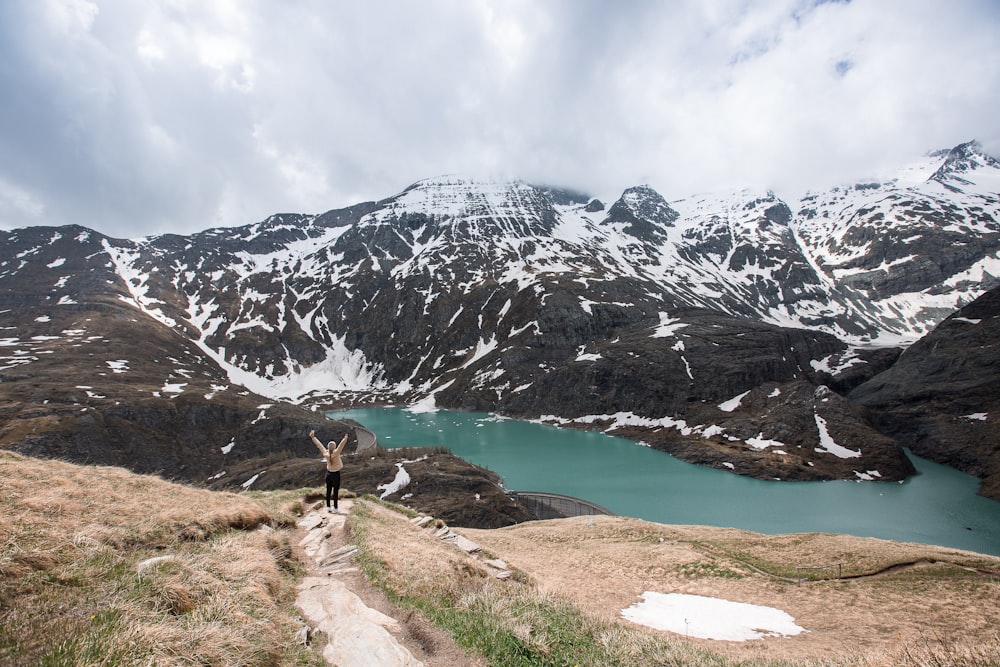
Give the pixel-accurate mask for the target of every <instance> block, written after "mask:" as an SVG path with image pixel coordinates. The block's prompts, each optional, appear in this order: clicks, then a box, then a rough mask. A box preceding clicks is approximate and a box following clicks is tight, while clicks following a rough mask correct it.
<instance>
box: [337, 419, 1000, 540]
mask: <svg viewBox="0 0 1000 667" xmlns="http://www.w3.org/2000/svg"><path fill="white" fill-rule="evenodd" d="M328 416H330V417H332V418H334V419H338V418H347V419H353V420H354V421H356V422H359V423H361V424H363V425H364V426H365V427H366V428H368V429H370V430H372V431H374V432H375V434H376V435H377V436H378V442H379V444H380V445H381V446H383V447H386V448H390V449H391V448H399V447H416V446H442V447H446V448H448V449H449V450H450V451H451V452H452V453H454V454H455V455H456V456H459V457H461V458H463V459H465V460H466V461H469V462H471V463H474V464H476V465H478V466H481V467H483V468H487V469H489V470H492V471H493V472H495V473H497V474H498V475H500V476H501V477H502V478H503V480H504V486H505V487H506V488H507V489H509V490H512V491H545V492H550V493H561V494H565V495H568V496H575V497H577V498H583V499H584V500H589V501H590V502H593V503H597V504H598V505H601V506H603V507H606V508H607V509H609V510H611V511H612V512H614V513H615V514H619V515H624V516H631V517H636V518H640V519H646V520H649V521H655V522H658V523H667V524H692V525H709V526H721V527H731V528H743V529H746V530H752V531H756V532H760V533H766V534H771V535H777V534H783V533H808V532H821V533H844V534H848V535H857V536H860V537H878V538H883V539H888V540H898V541H902V542H919V543H923V544H936V545H941V546H946V547H954V548H959V549H967V550H970V551H976V552H979V553H986V554H993V555H997V556H1000V502H996V501H994V500H988V499H986V498H983V497H981V496H977V495H976V489H977V487H978V480H977V479H976V478H974V477H971V476H969V475H966V474H964V473H961V472H958V471H956V470H953V469H952V468H949V467H947V466H942V465H938V464H936V463H932V462H930V461H927V460H924V459H921V458H918V457H915V456H912V455H910V458H911V459H912V460H913V463H914V465H915V466H916V468H917V471H918V473H919V474H917V475H916V476H914V477H911V478H910V479H908V480H907V481H905V482H902V483H900V482H854V481H832V482H779V481H763V480H758V479H752V478H749V477H743V476H739V475H735V474H732V473H728V472H725V471H722V470H715V469H713V468H707V467H703V466H697V465H692V464H690V463H685V462H683V461H680V460H678V459H676V458H674V457H672V456H670V455H669V454H665V453H664V452H660V451H656V450H654V449H651V448H649V447H645V446H642V445H638V444H636V443H635V442H633V441H631V440H625V439H623V438H615V437H612V436H609V435H605V434H603V433H593V432H585V431H575V430H570V429H561V428H558V427H554V426H547V425H544V424H537V423H532V422H524V421H517V420H511V419H504V418H501V417H497V416H495V415H490V414H485V413H474V412H455V411H447V410H439V411H437V412H412V411H409V410H406V409H404V408H365V409H357V410H349V411H344V412H331V413H328ZM347 463H348V468H347V470H346V473H347V475H348V476H349V474H350V468H349V465H350V462H349V461H348V462H347ZM348 479H349V477H348ZM347 486H348V488H349V487H350V483H349V482H347Z"/></svg>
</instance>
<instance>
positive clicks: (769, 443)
mask: <svg viewBox="0 0 1000 667" xmlns="http://www.w3.org/2000/svg"><path fill="white" fill-rule="evenodd" d="M746 443H747V444H748V445H750V446H751V447H753V448H754V449H767V448H768V447H784V446H785V443H783V442H779V441H778V440H769V439H767V438H765V437H764V434H763V433H758V434H757V437H756V438H747V440H746ZM782 453H784V452H782Z"/></svg>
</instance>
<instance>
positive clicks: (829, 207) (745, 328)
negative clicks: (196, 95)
mask: <svg viewBox="0 0 1000 667" xmlns="http://www.w3.org/2000/svg"><path fill="white" fill-rule="evenodd" d="M998 192H1000V164H998V163H997V161H996V160H993V159H992V158H990V157H988V156H986V155H985V154H983V153H982V151H981V149H980V148H979V147H978V145H976V144H975V143H969V144H963V145H961V146H958V147H956V148H955V149H952V150H951V151H946V152H943V153H939V154H935V155H931V156H928V157H927V159H926V160H925V161H924V162H923V163H921V164H920V165H919V166H918V167H916V168H914V169H911V170H909V171H908V172H905V173H904V175H903V176H902V177H896V178H894V179H890V180H886V181H884V182H882V181H880V182H878V183H864V184H859V185H856V186H852V187H850V188H838V189H835V190H833V191H831V192H827V193H820V194H814V195H809V196H807V197H806V198H805V199H803V200H802V201H801V202H799V203H798V204H797V205H796V206H794V207H791V206H789V205H788V204H787V203H785V202H783V201H782V200H781V199H779V198H778V197H776V196H775V195H774V194H773V193H769V192H764V193H753V192H746V191H745V192H737V193H728V194H724V195H718V196H698V197H690V198H687V199H683V200H678V201H673V202H669V201H667V200H666V199H665V198H664V197H663V196H661V195H660V194H659V193H657V192H656V191H654V190H653V189H651V188H649V187H647V186H639V187H635V188H630V189H628V190H626V191H625V192H624V193H623V194H622V196H621V197H620V198H619V199H618V200H617V201H615V202H614V203H613V204H612V205H611V206H610V207H608V208H605V207H604V206H603V204H601V203H600V202H598V201H596V200H592V199H590V198H588V197H586V196H583V195H580V194H577V193H573V192H567V191H560V190H556V189H552V188H545V187H537V186H532V185H529V184H526V183H522V182H509V183H494V182H476V181H471V180H467V179H462V178H458V177H441V178H435V179H429V180H425V181H421V182H419V183H416V184H414V185H413V186H411V187H410V188H407V189H406V190H405V191H403V192H401V193H399V194H398V195H395V196H393V197H390V198H388V199H385V200H382V201H379V202H369V203H365V204H359V205H357V206H353V207H350V208H346V209H340V210H335V211H331V212H329V213H326V214H323V215H318V216H314V215H296V214H284V215H276V216H272V217H271V218H269V219H268V220H265V221H263V222H261V223H258V224H254V225H248V226H245V227H240V228H234V229H214V230H207V231H205V232H202V233H199V234H193V235H191V236H187V237H179V236H160V237H153V238H147V239H138V240H115V239H106V238H99V235H96V234H93V233H88V232H86V231H85V230H83V229H72V230H69V229H66V230H47V231H46V232H45V233H44V234H42V233H41V232H38V230H17V231H15V232H12V233H10V234H7V235H5V236H4V239H5V242H4V244H3V253H4V254H3V257H2V259H3V260H4V261H2V262H0V270H2V273H0V289H3V290H4V293H6V294H7V295H8V296H7V299H8V303H9V304H10V305H8V306H6V307H7V308H9V311H8V314H7V315H6V316H7V317H9V318H11V319H10V320H9V321H10V322H12V324H8V326H11V327H12V328H13V329H15V330H17V334H18V341H22V340H27V339H28V337H29V336H28V334H32V335H33V332H34V330H35V329H34V328H26V327H29V324H30V327H35V328H37V327H36V325H37V324H39V323H38V322H33V321H31V320H26V319H25V318H26V317H27V315H26V314H25V313H22V311H21V310H20V309H18V308H17V302H18V300H19V299H26V298H28V295H30V296H31V298H32V299H35V300H36V301H37V300H39V299H41V300H42V301H40V303H43V304H44V305H45V307H46V308H47V309H48V310H46V312H45V313H41V312H39V313H38V314H37V315H36V317H50V318H53V319H55V318H57V317H58V318H61V319H59V322H60V327H61V328H60V329H59V331H60V332H64V331H67V330H74V329H71V328H67V327H76V326H78V325H77V324H73V322H75V320H72V321H70V320H65V324H64V323H63V320H64V319H65V318H66V317H67V316H66V315H65V314H64V312H65V313H69V312H75V311H74V308H75V309H76V310H81V309H82V310H87V311H91V310H94V309H98V310H100V309H104V311H107V309H108V308H110V306H109V304H115V306H116V308H118V309H123V312H125V313H127V316H125V315H121V316H120V317H121V318H122V319H123V321H125V322H128V321H129V320H128V318H129V317H131V318H132V319H134V320H135V321H136V322H142V323H143V326H144V327H147V328H148V329H150V330H155V331H156V332H157V333H158V335H162V336H164V337H170V336H173V337H175V338H176V345H177V346H179V348H178V350H179V351H177V352H176V354H177V355H181V354H186V355H188V356H190V357H191V358H192V359H193V358H197V359H199V362H198V363H199V364H203V365H204V367H205V368H206V369H209V368H210V369H211V370H210V371H209V370H205V371H203V372H204V373H205V375H204V378H205V379H204V380H203V384H204V385H205V391H204V393H205V394H209V393H211V386H212V385H213V384H217V385H219V386H230V385H232V384H238V385H242V386H243V387H245V388H246V389H247V390H249V391H250V392H253V393H255V394H257V395H259V396H260V397H267V399H268V400H273V401H287V402H291V403H295V404H309V405H312V406H314V407H318V406H323V405H333V404H346V403H360V402H380V403H412V402H418V401H421V402H425V403H434V404H436V405H439V406H442V407H456V408H463V409H474V410H494V411H499V412H503V413H506V414H510V415H515V416H521V417H531V418H545V419H547V420H549V421H552V422H556V423H563V424H572V425H575V426H577V427H582V428H602V429H606V430H610V431H612V432H616V433H620V434H623V435H627V436H629V437H633V438H636V439H641V440H643V441H645V442H648V443H649V444H651V445H653V446H655V447H659V448H662V449H665V450H667V451H670V452H673V453H675V454H677V455H678V456H680V457H682V458H685V459H687V460H691V461H696V462H701V463H707V464H711V465H715V466H718V467H724V468H726V469H730V470H734V471H736V472H739V473H743V474H750V475H756V476H760V477H769V478H770V477H780V478H783V479H788V478H793V479H817V478H818V479H829V478H858V477H861V478H864V479H872V478H877V479H900V478H902V477H904V476H905V475H907V474H910V473H911V472H912V468H911V466H910V464H909V462H908V460H907V459H906V458H905V456H904V455H903V454H902V452H901V450H900V448H899V446H898V444H897V443H896V442H895V441H893V440H892V439H891V438H889V437H886V436H885V435H882V434H880V433H879V432H878V431H876V430H875V429H874V428H873V427H872V426H871V425H870V424H871V423H872V421H871V416H870V415H869V414H868V412H867V411H866V409H864V408H863V407H859V406H857V405H854V404H852V403H851V402H849V401H848V400H847V399H845V398H844V396H843V394H846V393H847V392H849V391H850V390H852V389H854V388H855V387H857V386H858V385H859V384H861V383H863V382H865V381H867V380H870V379H871V378H872V377H874V376H876V375H877V374H878V373H880V372H882V371H884V370H886V369H887V368H889V367H890V366H891V365H892V364H893V362H894V361H895V359H896V357H897V356H898V354H899V352H900V347H901V346H905V345H907V344H909V343H910V342H912V341H914V340H916V339H917V338H918V337H920V336H921V335H923V334H924V333H926V332H927V331H930V330H931V329H933V327H934V326H935V325H936V324H937V323H938V322H939V321H940V320H941V319H942V318H943V317H945V316H946V315H947V314H950V313H951V312H952V311H953V310H954V309H956V308H958V307H960V306H962V305H964V304H965V303H968V302H969V301H971V300H972V299H974V298H975V297H977V296H979V295H980V294H982V293H983V292H984V291H985V290H987V289H989V288H991V287H993V286H995V285H997V284H998V278H997V276H998V275H1000V247H998V244H1000V223H998V220H1000V195H998V194H997V193H998ZM793 209H794V210H793ZM57 237H58V238H57ZM39 284H40V285H45V286H52V287H44V288H38V287H30V286H29V285H39ZM32 290H35V291H32ZM36 292H37V293H36ZM60 300H69V302H64V303H60ZM125 301H127V302H129V303H130V304H131V305H129V306H124V305H121V304H124V303H125ZM64 309H65V310H64ZM49 310H51V311H52V312H51V313H50V312H49ZM57 311H58V312H57ZM104 311H102V312H104ZM116 312H117V311H116ZM102 319H105V318H102ZM32 322H33V323H32ZM91 326H93V325H91ZM80 328H81V329H82V328H84V327H82V326H80ZM128 328H129V327H127V326H126V327H125V328H124V329H123V331H122V332H121V334H120V336H121V337H125V336H127V333H126V330H127V329H128ZM171 340H173V339H171ZM143 342H145V341H141V340H132V341H130V343H131V344H132V345H134V346H137V347H141V343H143ZM889 344H892V345H895V347H887V345H889ZM147 349H148V348H147ZM164 349H165V348H164ZM172 349H173V348H172ZM164 353H165V352H151V353H150V354H149V355H148V356H149V357H150V363H151V364H153V365H154V366H153V367H155V368H156V369H158V370H159V373H160V374H159V375H154V376H153V377H155V378H157V380H156V382H163V383H164V384H161V385H159V388H160V389H161V390H162V389H163V388H164V387H165V386H167V384H168V383H169V382H170V374H169V373H166V374H165V373H164V371H163V368H164V364H163V363H162V357H161V355H162V354H164ZM121 358H128V355H126V354H124V353H123V354H122V355H121ZM176 358H178V359H180V358H182V357H181V356H177V357H176ZM104 361H107V360H104ZM11 363H14V362H13V361H12V362H11ZM35 368H40V366H35ZM171 372H173V373H174V377H175V379H174V380H173V382H175V383H176V382H180V381H181V380H179V379H177V377H178V372H179V371H171ZM189 373H193V371H189ZM224 376H228V378H226V377H224ZM192 377H195V376H192ZM209 377H211V378H212V379H211V381H209V379H208V378H209ZM156 382H154V384H155V383H156ZM0 387H2V385H0ZM151 391H152V390H151ZM190 393H193V392H190ZM206 400H208V399H206ZM218 400H219V399H217V398H215V397H213V398H212V399H211V401H210V402H217V401H218ZM259 400H261V401H263V400H265V399H264V398H261V399H259ZM874 423H879V424H881V423H882V422H879V421H878V420H875V422H874ZM305 444H308V442H307V441H306V443H305Z"/></svg>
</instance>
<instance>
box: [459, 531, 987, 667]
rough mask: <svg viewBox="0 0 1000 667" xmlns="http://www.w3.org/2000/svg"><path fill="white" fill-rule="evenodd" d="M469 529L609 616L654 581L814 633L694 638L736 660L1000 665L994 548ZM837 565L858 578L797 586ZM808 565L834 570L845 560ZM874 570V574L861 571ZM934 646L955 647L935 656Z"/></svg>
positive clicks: (724, 534)
mask: <svg viewBox="0 0 1000 667" xmlns="http://www.w3.org/2000/svg"><path fill="white" fill-rule="evenodd" d="M461 532H462V533H463V534H465V535H467V536H468V537H469V538H470V539H472V540H473V541H475V542H477V543H479V544H481V545H482V546H483V547H484V548H486V549H488V550H489V551H491V552H493V553H495V554H497V555H498V556H500V557H501V558H504V559H505V560H507V561H508V562H509V563H511V564H512V565H514V566H516V567H518V568H520V569H522V570H524V571H525V572H527V573H529V574H530V576H531V578H532V581H533V582H535V584H536V585H537V586H538V588H539V589H540V590H542V591H544V592H546V593H549V594H552V595H555V596H558V597H560V598H564V599H567V600H570V601H572V602H573V603H574V604H575V605H577V606H578V607H580V608H581V609H583V610H584V611H585V612H587V613H588V614H591V615H593V616H595V617H597V618H601V619H603V620H606V621H608V622H616V623H624V621H621V620H620V610H621V609H623V608H625V607H628V606H629V605H631V604H633V603H635V602H637V601H638V600H639V596H640V595H641V594H642V593H643V592H645V591H657V592H663V593H670V592H679V593H690V594H696V595H706V596H713V597H720V598H725V599H728V600H734V601H738V602H746V603H750V604H758V605H766V606H770V607H776V608H778V609H782V610H784V611H786V612H788V613H789V614H791V615H792V616H793V617H795V619H796V623H798V624H799V625H801V626H803V627H805V628H806V629H807V630H808V632H806V633H802V634H800V635H797V636H795V637H788V638H768V639H764V640H759V641H753V642H743V643H732V642H714V641H709V640H691V641H692V642H693V643H695V644H697V645H699V646H702V647H703V648H706V649H708V650H711V651H713V652H718V653H720V654H722V655H725V656H729V657H731V658H733V659H738V660H748V659H764V658H767V659H776V660H777V659H786V660H791V661H804V660H818V659H824V660H829V661H831V662H830V664H852V665H855V664H856V665H861V666H864V667H871V666H874V665H913V666H923V665H937V664H941V665H969V666H975V667H979V666H980V665H987V664H994V665H996V664H1000V634H998V631H997V628H1000V606H998V605H997V604H996V600H997V598H998V596H1000V559H998V558H993V557H989V556H982V555H979V554H973V553H969V552H962V551H956V550H952V549H943V548H937V547H930V546H923V545H916V544H900V543H895V542H887V541H882V540H873V539H863V538H855V537H849V536H840V535H786V536H774V537H772V536H764V535H759V534H756V533H750V532H747V531H739V530H731V529H723V528H710V527H701V526H666V525H662V524H653V523H649V522H645V521H641V520H638V519H629V518H624V517H577V518H574V519H563V520H558V521H542V522H533V523H527V524H521V525H519V526H512V527H509V528H503V529H499V530H466V529H463V530H462V531H461ZM833 562H843V563H844V567H843V573H844V576H845V577H848V576H854V577H857V578H852V579H847V578H845V579H842V580H835V579H834V580H826V581H804V582H802V583H800V584H797V583H795V579H794V577H795V573H796V569H795V567H796V566H797V565H818V564H827V563H833ZM910 564H912V565H910ZM895 565H904V567H903V568H901V569H896V570H894V569H892V567H893V566H895ZM989 572H992V573H993V574H992V575H990V574H988V573H989ZM878 573H881V574H878ZM811 574H812V575H813V576H818V574H822V575H824V576H836V570H835V569H829V570H823V571H817V572H816V573H811ZM865 574H870V575H875V576H861V577H858V576H857V575H865ZM789 576H790V578H789ZM977 655H984V656H987V657H985V658H983V659H982V660H980V659H979V658H975V657H974V656H977ZM935 656H949V657H948V658H947V659H943V660H942V661H941V662H935V660H937V659H938V657H935ZM960 656H968V657H967V658H962V659H961V660H960V659H959V657H960ZM833 661H835V662H833Z"/></svg>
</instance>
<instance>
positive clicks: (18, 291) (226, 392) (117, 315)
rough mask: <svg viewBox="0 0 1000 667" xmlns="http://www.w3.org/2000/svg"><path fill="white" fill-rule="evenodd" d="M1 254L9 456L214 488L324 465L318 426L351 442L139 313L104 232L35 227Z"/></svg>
mask: <svg viewBox="0 0 1000 667" xmlns="http://www.w3.org/2000/svg"><path fill="white" fill-rule="evenodd" d="M3 248H4V260H3V261H2V262H0V330H2V331H3V337H2V338H0V419H2V421H0V447H4V448H10V449H14V450H16V451H20V452H22V453H26V454H31V455H35V456H44V457H59V458H63V459H67V460H70V461H75V462H87V463H101V464H114V465H123V466H126V467H129V468H131V469H133V470H136V471H139V472H156V473H161V474H164V475H166V476H169V477H171V478H179V479H184V480H188V481H195V482H203V481H205V480H206V479H207V478H208V477H209V476H210V475H216V474H218V473H219V472H220V471H223V470H225V468H226V466H227V465H230V464H232V463H234V462H237V461H246V460H253V459H259V458H266V457H271V456H274V455H276V454H280V455H285V456H308V457H311V458H315V456H316V452H315V448H314V447H313V445H312V444H311V443H310V442H309V440H308V439H307V437H306V434H307V433H308V432H309V430H311V429H313V428H321V429H324V430H326V429H329V431H330V432H331V437H332V433H333V432H334V431H339V430H341V429H343V430H344V431H345V432H346V431H350V432H352V433H353V431H354V427H353V426H352V425H349V424H340V423H335V422H329V421H327V420H324V419H323V417H322V416H320V415H316V414H314V413H312V412H309V411H307V410H305V409H303V408H300V407H296V406H293V405H288V404H283V403H277V402H275V401H274V400H273V399H269V398H264V397H262V396H259V395H255V394H253V393H251V392H248V391H247V390H246V389H245V388H243V387H240V386H234V385H233V383H232V382H231V380H230V379H229V377H228V376H227V374H226V372H225V371H224V370H223V369H222V368H220V367H219V365H218V364H216V363H215V362H214V361H213V360H212V358H211V357H210V356H207V355H206V354H205V353H204V351H203V350H202V349H201V348H199V347H198V346H197V345H196V344H195V341H194V340H192V339H191V337H189V335H187V334H188V333H189V332H190V329H185V328H183V327H176V328H172V327H169V326H166V325H165V324H163V323H162V322H161V321H158V319H157V318H155V317H151V316H150V315H149V311H148V310H141V309H140V308H138V307H137V306H136V304H135V302H134V301H133V299H132V297H131V295H130V293H129V290H128V288H127V287H126V282H125V281H126V280H132V278H123V277H122V276H120V275H119V274H118V273H117V272H116V271H115V268H116V267H115V265H114V264H113V263H112V262H111V261H110V257H109V250H110V251H113V248H112V246H111V245H110V242H109V240H108V239H106V238H104V237H102V236H100V235H99V234H97V233H95V232H92V231H89V230H86V229H83V228H81V227H61V228H58V229H53V228H44V227H37V228H30V229H23V230H17V231H15V232H12V233H5V234H3ZM133 287H134V285H133ZM355 440H356V437H354V436H352V442H353V441H355ZM352 446H353V445H352Z"/></svg>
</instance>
